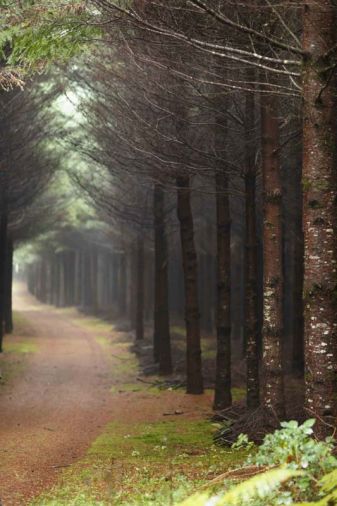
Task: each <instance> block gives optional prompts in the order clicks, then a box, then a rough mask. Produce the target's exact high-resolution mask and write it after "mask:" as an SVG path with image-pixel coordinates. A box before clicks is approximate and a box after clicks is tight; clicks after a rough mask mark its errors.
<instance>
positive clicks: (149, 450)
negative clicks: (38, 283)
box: [0, 285, 245, 506]
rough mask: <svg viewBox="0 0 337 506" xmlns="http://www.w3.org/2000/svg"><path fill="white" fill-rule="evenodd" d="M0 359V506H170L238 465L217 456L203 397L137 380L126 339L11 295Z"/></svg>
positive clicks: (235, 457) (229, 454)
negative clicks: (9, 331) (10, 318)
mask: <svg viewBox="0 0 337 506" xmlns="http://www.w3.org/2000/svg"><path fill="white" fill-rule="evenodd" d="M147 348H148V346H147V343H146V342H145V343H144V345H143V355H144V354H145V355H146V349H147ZM4 350H5V351H4V353H3V354H2V356H1V358H0V368H1V371H2V379H1V384H0V405H1V416H0V471H1V482H0V499H1V504H2V505H3V506H12V505H26V504H27V505H28V504H32V505H33V504H34V505H40V506H42V505H55V506H56V505H67V506H68V505H71V504H72V505H83V506H84V505H89V504H92V505H110V504H118V505H119V504H134V505H142V504H144V505H145V504H146V505H147V504H154V505H161V504H163V505H166V504H174V502H175V500H177V499H178V498H180V497H184V496H185V495H186V494H187V493H189V491H191V490H192V489H195V488H197V487H199V486H202V485H203V484H204V483H206V482H207V481H209V480H210V479H212V478H213V477H214V476H216V475H218V474H220V473H222V472H224V471H226V470H227V469H228V468H229V467H230V466H233V465H234V464H235V463H237V462H240V461H241V460H242V459H243V458H244V456H245V454H244V452H242V451H241V452H239V451H237V452H236V453H235V452H233V451H232V450H225V449H220V448H217V447H214V446H213V445H212V431H213V430H214V428H213V427H212V424H211V423H210V422H209V420H208V418H209V415H210V413H211V402H212V394H211V392H210V391H206V393H205V394H204V395H202V396H191V395H186V394H185V393H184V391H183V390H182V389H175V388H172V387H167V388H164V389H162V388H161V387H160V379H159V378H158V377H156V376H155V375H152V376H146V377H145V376H143V375H142V371H141V367H140V362H139V358H138V357H137V355H136V354H135V353H133V352H132V342H130V336H129V335H128V334H127V333H126V332H122V331H118V330H116V329H114V328H112V326H111V323H107V322H104V321H101V320H99V319H96V318H90V317H85V316H83V315H81V314H80V313H78V312H77V311H76V310H75V309H56V308H54V307H51V306H46V305H41V304H40V303H38V302H37V301H36V300H35V299H34V298H33V297H31V296H30V295H28V294H27V293H26V291H25V288H24V286H23V285H17V286H16V289H15V332H14V334H13V335H11V336H7V337H6V339H5V343H4ZM138 351H139V350H138ZM140 359H141V357H140ZM234 393H235V392H234Z"/></svg>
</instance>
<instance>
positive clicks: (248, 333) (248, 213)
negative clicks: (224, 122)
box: [245, 73, 260, 409]
mask: <svg viewBox="0 0 337 506" xmlns="http://www.w3.org/2000/svg"><path fill="white" fill-rule="evenodd" d="M253 79H254V73H253V76H252V80H253ZM245 106H246V111H245V112H246V117H245V150H246V156H245V162H246V166H245V217H246V231H245V242H246V245H245V246H246V248H245V257H246V258H245V348H246V364H247V373H246V374H247V407H248V408H249V409H255V408H256V407H257V406H258V405H259V402H260V388H259V344H260V332H259V330H260V329H259V314H258V263H257V262H258V261H257V258H258V257H257V227H256V163H255V153H256V147H255V139H254V131H255V99H254V95H253V93H247V95H246V104H245Z"/></svg>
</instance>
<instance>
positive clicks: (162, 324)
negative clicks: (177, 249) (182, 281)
mask: <svg viewBox="0 0 337 506" xmlns="http://www.w3.org/2000/svg"><path fill="white" fill-rule="evenodd" d="M153 214H154V254H155V258H154V263H155V275H154V279H155V283H154V284H155V286H154V292H155V293H154V336H153V344H154V346H153V351H154V358H155V360H157V361H158V362H159V373H160V374H171V373H172V357H171V338H170V320H169V292H168V248H167V239H166V230H165V196H164V191H163V189H162V187H161V186H160V185H159V184H155V186H154V194H153Z"/></svg>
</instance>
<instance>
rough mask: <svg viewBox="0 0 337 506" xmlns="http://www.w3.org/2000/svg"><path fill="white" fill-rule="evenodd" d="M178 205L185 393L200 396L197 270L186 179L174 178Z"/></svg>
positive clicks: (200, 369) (201, 386)
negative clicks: (184, 350) (184, 345)
mask: <svg viewBox="0 0 337 506" xmlns="http://www.w3.org/2000/svg"><path fill="white" fill-rule="evenodd" d="M177 205H178V219H179V223H180V237H181V249H182V259H183V271H184V284H185V324H186V341H187V342H186V374H187V393H189V394H202V393H203V378H202V366H201V344H200V312H199V297H198V266H197V254H196V250H195V244H194V229H193V216H192V208H191V188H190V178H189V176H187V175H186V176H185V175H183V176H179V177H177Z"/></svg>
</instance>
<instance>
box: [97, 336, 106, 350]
mask: <svg viewBox="0 0 337 506" xmlns="http://www.w3.org/2000/svg"><path fill="white" fill-rule="evenodd" d="M95 339H96V341H97V342H98V344H99V345H100V346H102V348H107V347H108V346H109V345H110V341H109V339H108V338H107V337H106V336H95Z"/></svg>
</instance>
